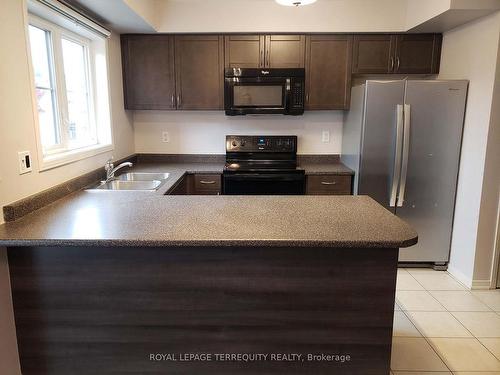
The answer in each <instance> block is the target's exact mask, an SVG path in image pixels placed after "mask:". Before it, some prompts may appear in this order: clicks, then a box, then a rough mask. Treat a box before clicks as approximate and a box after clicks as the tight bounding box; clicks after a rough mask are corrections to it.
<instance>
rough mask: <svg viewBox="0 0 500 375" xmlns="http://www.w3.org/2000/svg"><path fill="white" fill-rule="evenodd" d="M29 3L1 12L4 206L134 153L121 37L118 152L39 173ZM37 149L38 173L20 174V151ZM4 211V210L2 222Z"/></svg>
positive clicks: (14, 1) (115, 114) (17, 0)
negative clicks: (27, 21) (125, 101)
mask: <svg viewBox="0 0 500 375" xmlns="http://www.w3.org/2000/svg"><path fill="white" fill-rule="evenodd" d="M25 9H26V8H25V4H24V2H23V1H21V0H2V5H1V12H0V43H1V45H2V49H1V50H0V82H1V83H2V84H1V85H0V160H1V161H2V162H1V163H0V210H1V207H2V206H3V205H5V204H6V203H11V202H13V201H16V200H18V199H21V198H24V197H27V196H29V195H32V194H34V193H37V192H39V191H41V190H44V189H47V188H49V187H51V186H54V185H57V184H59V183H61V182H64V181H66V180H69V179H71V178H74V177H76V176H79V175H81V174H83V173H86V172H89V171H92V170H94V169H96V168H98V167H100V166H103V165H104V163H105V161H106V160H107V159H108V158H109V157H110V156H111V155H114V156H115V158H121V157H125V156H128V155H130V154H132V153H133V152H134V137H133V124H132V115H131V114H130V113H126V112H125V111H124V109H123V90H122V76H121V60H120V59H121V57H120V41H119V36H118V35H113V36H112V38H111V39H110V41H109V54H110V59H109V66H110V72H109V76H110V82H111V90H110V92H111V108H112V123H113V135H114V144H115V149H114V152H108V153H104V154H100V155H98V156H95V157H91V158H87V159H84V160H81V161H78V162H76V163H72V164H68V165H65V166H62V167H58V168H54V169H51V170H47V171H44V172H38V160H37V152H36V150H37V145H36V139H35V124H34V112H33V106H32V98H31V95H32V86H31V82H30V76H29V71H28V55H27V48H28V47H27V41H26V38H25V24H24V17H25ZM25 150H29V151H31V156H32V158H33V172H31V173H28V174H25V175H19V172H18V171H19V169H18V163H17V152H18V151H25ZM1 222H3V215H0V223H1Z"/></svg>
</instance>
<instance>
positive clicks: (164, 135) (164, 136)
mask: <svg viewBox="0 0 500 375" xmlns="http://www.w3.org/2000/svg"><path fill="white" fill-rule="evenodd" d="M161 139H162V141H163V142H165V143H168V142H170V135H169V134H168V132H163V133H161Z"/></svg>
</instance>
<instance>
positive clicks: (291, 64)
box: [225, 34, 305, 68]
mask: <svg viewBox="0 0 500 375" xmlns="http://www.w3.org/2000/svg"><path fill="white" fill-rule="evenodd" d="M304 49H305V36H304V35H256V34H254V35H227V36H226V37H225V55H226V56H225V66H226V68H303V67H304V63H305V61H304Z"/></svg>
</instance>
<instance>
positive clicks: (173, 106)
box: [171, 94, 175, 108]
mask: <svg viewBox="0 0 500 375" xmlns="http://www.w3.org/2000/svg"><path fill="white" fill-rule="evenodd" d="M171 101H172V108H175V95H174V94H172V99H171Z"/></svg>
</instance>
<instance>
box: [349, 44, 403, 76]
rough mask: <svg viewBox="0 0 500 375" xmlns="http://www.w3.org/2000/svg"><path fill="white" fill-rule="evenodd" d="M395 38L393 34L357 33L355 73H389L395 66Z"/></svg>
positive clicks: (354, 52)
mask: <svg viewBox="0 0 500 375" xmlns="http://www.w3.org/2000/svg"><path fill="white" fill-rule="evenodd" d="M395 49H396V46H395V40H394V38H393V36H392V35H355V36H354V46H353V59H352V60H353V61H352V72H353V73H360V74H362V73H375V74H376V73H382V74H383V73H389V72H391V70H392V68H393V67H394V51H395Z"/></svg>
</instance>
